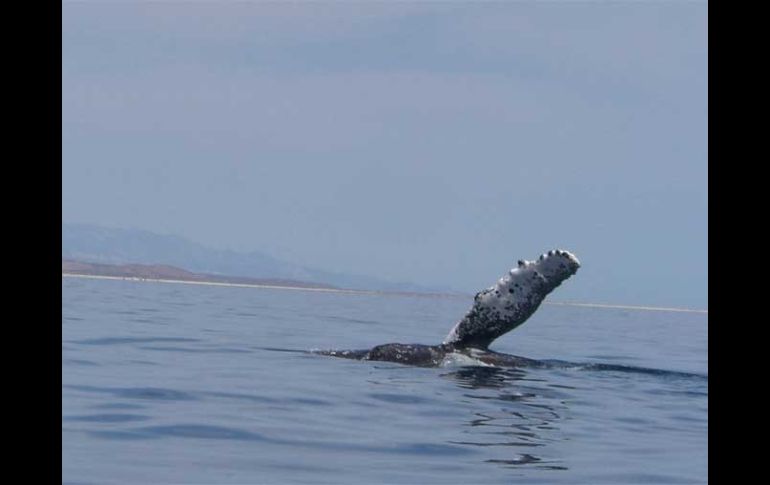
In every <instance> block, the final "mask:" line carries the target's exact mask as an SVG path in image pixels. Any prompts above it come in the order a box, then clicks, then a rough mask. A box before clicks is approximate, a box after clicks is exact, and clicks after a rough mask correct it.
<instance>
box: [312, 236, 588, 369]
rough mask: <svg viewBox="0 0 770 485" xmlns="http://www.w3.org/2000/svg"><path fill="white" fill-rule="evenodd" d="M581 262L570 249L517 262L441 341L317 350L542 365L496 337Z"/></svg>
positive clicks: (427, 361)
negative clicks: (499, 345)
mask: <svg viewBox="0 0 770 485" xmlns="http://www.w3.org/2000/svg"><path fill="white" fill-rule="evenodd" d="M578 268H580V262H579V261H578V259H577V258H576V257H575V256H574V255H573V254H572V253H570V252H569V251H564V250H561V249H555V250H552V251H548V253H544V254H542V255H541V256H540V258H539V259H538V260H536V261H526V260H519V262H518V265H517V266H516V267H515V268H513V269H511V270H510V271H509V272H508V274H506V275H505V276H503V277H502V278H500V279H499V280H498V281H497V283H496V284H495V285H494V286H491V287H489V288H487V289H485V290H482V291H480V292H478V293H477V294H476V296H475V297H474V298H473V306H472V307H471V309H470V310H469V311H468V312H467V313H466V314H465V316H464V317H463V318H462V319H461V320H460V321H459V322H457V324H456V325H455V326H454V327H453V328H452V330H451V331H450V332H449V335H447V336H446V338H445V339H444V341H443V342H442V343H441V344H439V345H423V344H401V343H389V344H383V345H378V346H376V347H374V348H372V349H368V350H326V351H316V353H319V354H322V355H329V356H333V357H343V358H348V359H358V360H373V361H386V362H397V363H401V364H407V365H415V366H422V367H435V366H439V365H441V364H442V362H444V360H445V359H446V358H448V357H457V358H462V356H466V357H470V358H471V359H473V360H475V361H481V362H483V363H485V364H488V365H500V366H520V365H530V366H534V365H538V364H539V362H538V361H535V360H532V359H527V358H524V357H517V356H513V355H507V354H501V353H497V352H494V351H491V350H489V348H488V347H489V345H490V344H491V343H492V342H493V341H494V340H495V339H497V338H498V337H500V336H502V335H504V334H506V333H508V332H510V331H511V330H513V329H514V328H516V327H518V326H519V325H521V324H522V323H524V322H525V321H526V320H527V319H528V318H529V317H530V316H532V314H533V313H535V311H536V310H537V309H538V307H539V306H540V304H541V303H542V302H543V300H544V299H545V297H546V296H547V295H548V294H549V293H551V292H552V291H553V290H554V289H556V287H558V286H559V285H560V284H561V283H562V282H563V281H564V280H566V279H567V278H569V277H570V276H572V275H573V274H575V273H576V272H577V270H578Z"/></svg>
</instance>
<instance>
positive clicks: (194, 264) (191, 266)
mask: <svg viewBox="0 0 770 485" xmlns="http://www.w3.org/2000/svg"><path fill="white" fill-rule="evenodd" d="M62 259H66V260H71V261H82V262H87V263H102V264H145V265H153V264H154V265H169V266H175V267H177V268H183V269H184V270H187V271H190V272H194V273H206V274H210V275H222V276H233V277H247V278H272V279H284V280H295V281H303V282H307V283H315V284H321V285H323V284H326V285H333V286H336V287H340V288H350V289H360V290H381V291H415V292H435V291H445V290H446V288H432V287H427V286H422V285H417V284H413V283H408V282H393V281H387V280H382V279H379V278H376V277H371V276H365V275H355V274H348V273H340V272H334V271H328V270H324V269H317V268H312V267H309V266H304V265H301V264H296V263H292V262H288V261H283V260H280V259H278V258H274V257H273V256H270V255H269V254H266V253H263V252H260V251H251V252H247V253H242V252H236V251H231V250H223V249H215V248H210V247H206V246H204V245H201V244H198V243H196V242H193V241H190V240H188V239H185V238H182V237H179V236H175V235H167V234H158V233H154V232H150V231H146V230H142V229H125V228H112V227H104V226H97V225H92V224H64V223H63V224H62Z"/></svg>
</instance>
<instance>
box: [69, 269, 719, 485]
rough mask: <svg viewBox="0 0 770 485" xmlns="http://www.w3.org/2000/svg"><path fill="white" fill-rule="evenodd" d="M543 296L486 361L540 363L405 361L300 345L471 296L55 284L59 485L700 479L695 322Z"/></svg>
mask: <svg viewBox="0 0 770 485" xmlns="http://www.w3.org/2000/svg"><path fill="white" fill-rule="evenodd" d="M552 296H555V295H552ZM549 299H550V297H549ZM554 301H558V299H556V298H554ZM547 302H548V299H547V300H546V304H544V305H542V306H541V308H540V309H539V310H538V311H537V312H536V313H535V314H534V315H533V316H532V317H531V318H530V319H529V320H528V321H527V322H526V323H525V324H524V325H522V326H521V327H519V328H517V329H516V330H514V331H512V332H510V333H509V334H507V335H504V336H503V337H501V338H500V339H498V340H497V341H495V342H494V343H493V344H492V346H491V348H492V349H493V350H495V351H497V352H504V353H509V354H514V355H519V356H524V357H528V358H533V359H543V360H558V361H559V363H560V364H559V365H554V366H550V367H547V368H519V369H502V368H495V367H484V366H469V365H464V364H467V362H465V363H463V362H460V363H455V364H450V365H447V366H444V367H439V368H418V367H408V366H402V365H398V364H392V363H387V362H362V361H354V360H346V359H337V358H333V357H327V356H322V355H316V354H312V353H309V352H307V351H309V350H313V349H363V348H368V347H372V346H374V345H378V344H382V343H387V342H401V343H424V344H437V343H440V342H441V341H442V340H443V338H444V337H445V336H446V334H447V333H448V332H449V330H450V329H451V327H452V326H453V324H454V323H455V322H456V321H457V320H458V319H459V318H460V317H462V315H463V314H464V313H465V311H466V310H468V309H469V308H470V306H471V303H472V296H468V297H463V298H461V297H457V296H427V295H394V294H352V293H335V292H314V291H302V290H285V289H264V288H242V287H226V286H203V285H186V284H171V283H161V282H147V281H144V282H143V281H124V280H98V279H87V278H73V277H63V278H62V478H63V483H67V484H97V483H98V484H112V483H115V484H118V483H121V484H134V483H135V484H326V483H328V484H335V485H344V484H442V485H447V484H471V483H484V484H492V483H494V484H498V483H499V484H510V483H517V484H519V483H522V484H523V483H543V484H636V483H656V484H679V483H707V471H708V314H706V313H692V312H673V311H650V310H638V309H617V308H594V307H576V306H567V305H553V304H548V303H547ZM591 364H593V365H591Z"/></svg>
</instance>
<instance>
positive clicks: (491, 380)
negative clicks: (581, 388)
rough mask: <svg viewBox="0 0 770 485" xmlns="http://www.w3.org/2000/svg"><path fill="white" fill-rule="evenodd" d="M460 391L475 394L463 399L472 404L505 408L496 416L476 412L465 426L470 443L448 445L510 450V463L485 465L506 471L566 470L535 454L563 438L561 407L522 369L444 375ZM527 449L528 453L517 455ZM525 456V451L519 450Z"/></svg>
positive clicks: (474, 369)
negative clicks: (478, 402) (479, 402)
mask: <svg viewBox="0 0 770 485" xmlns="http://www.w3.org/2000/svg"><path fill="white" fill-rule="evenodd" d="M442 377H444V378H446V379H450V380H452V381H454V382H455V383H456V384H457V386H459V387H460V388H463V389H470V390H472V391H473V392H470V393H465V394H463V396H465V397H467V398H471V399H479V400H485V401H497V402H499V403H502V404H504V407H500V408H499V411H497V412H490V411H489V410H488V409H487V410H485V411H484V412H476V413H474V414H473V417H472V418H471V419H470V420H469V421H468V423H467V424H466V425H467V426H469V428H470V429H469V431H468V434H470V435H471V439H468V440H465V441H451V442H450V443H452V444H457V445H467V446H478V447H510V452H507V453H506V454H508V453H509V454H510V457H509V458H506V459H503V458H494V459H487V460H484V461H485V462H486V463H494V464H497V465H502V466H504V467H521V466H533V467H536V468H544V469H550V470H567V469H568V468H567V466H565V465H564V464H563V463H560V462H559V461H558V460H547V459H545V458H543V457H541V456H539V454H538V453H536V452H535V451H534V450H535V449H536V448H540V447H545V446H547V445H548V443H549V442H552V441H554V440H558V439H563V438H561V437H560V436H559V426H558V423H559V421H560V420H561V419H562V415H561V414H560V411H561V410H562V409H564V408H565V405H564V403H563V402H560V401H558V400H557V401H556V402H551V401H553V400H554V396H549V395H548V394H552V393H549V392H548V391H547V390H546V391H545V392H542V391H541V389H540V388H539V387H536V386H535V384H537V383H540V382H543V380H541V379H535V378H532V377H529V376H528V375H527V371H526V370H525V369H501V368H497V367H463V368H461V369H457V370H454V371H451V372H447V373H445V374H442ZM521 448H525V449H526V451H527V452H526V453H517V451H518V449H521ZM522 451H523V450H522Z"/></svg>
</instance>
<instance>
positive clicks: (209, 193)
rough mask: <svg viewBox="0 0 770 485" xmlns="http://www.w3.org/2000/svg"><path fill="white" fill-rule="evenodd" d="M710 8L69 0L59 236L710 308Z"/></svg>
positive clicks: (465, 285) (443, 282) (437, 281)
mask: <svg viewBox="0 0 770 485" xmlns="http://www.w3.org/2000/svg"><path fill="white" fill-rule="evenodd" d="M707 12H708V6H707V3H706V2H699V1H660V2H593V1H585V2H580V1H570V2H557V1H549V2H525V1H522V2H474V3H471V2H464V1H454V2H436V1H422V2H417V1H411V2H410V1H399V2H373V1H358V2H354V1H347V2H342V1H335V2H331V1H317V2H257V1H251V2H244V1H240V2H235V1H225V0H221V1H194V2H192V1H163V2H154V1H133V2H129V1H123V2H118V1H66V0H65V1H64V2H63V7H62V15H63V18H62V221H63V222H65V223H75V222H77V223H92V224H99V225H104V226H109V227H125V228H140V229H146V230H150V231H154V232H159V233H163V234H175V235H179V236H183V237H186V238H188V239H191V240H193V241H195V242H198V243H201V244H205V245H208V246H210V247H213V248H221V249H232V250H236V251H253V250H259V251H264V252H267V253H269V254H271V255H273V256H276V257H279V258H282V259H285V260H287V261H291V262H295V263H300V264H304V265H308V266H313V267H317V268H322V269H328V270H335V271H340V272H347V273H355V274H363V275H371V276H377V277H380V278H384V279H390V280H393V281H410V282H414V283H418V284H424V285H440V286H448V287H451V288H455V289H458V290H461V291H469V292H470V291H478V290H480V289H482V288H485V287H488V286H490V285H492V284H494V282H495V281H496V280H497V278H499V277H500V276H502V275H503V274H505V272H506V271H507V269H509V268H511V267H512V266H514V265H515V263H516V261H517V260H518V259H535V258H537V257H538V256H539V255H540V254H541V253H542V252H544V251H547V250H549V249H554V248H563V249H568V250H570V251H572V252H573V253H575V254H576V255H577V256H578V258H579V259H580V260H581V263H582V265H583V266H582V268H581V270H580V271H579V272H578V274H577V276H575V277H573V278H572V279H571V280H569V281H568V282H566V283H565V284H564V285H562V287H561V288H559V290H557V292H558V297H556V295H554V299H558V300H562V301H565V300H568V301H581V302H594V303H610V304H629V305H653V306H679V307H689V308H700V309H704V308H707V306H708V303H707V298H708V260H707V256H708V235H707V233H708V189H707V184H708V145H707V135H708V101H707V92H708V76H707V74H708V73H707V71H708V59H707V56H708V44H707V20H708V16H707Z"/></svg>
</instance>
